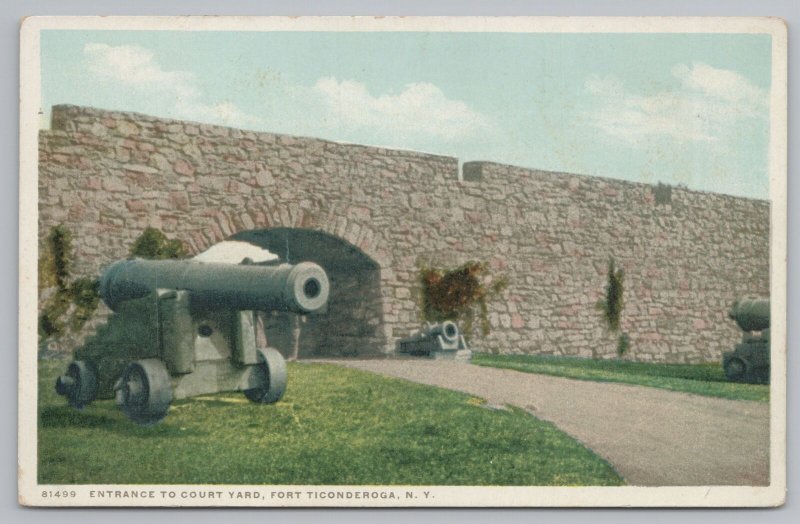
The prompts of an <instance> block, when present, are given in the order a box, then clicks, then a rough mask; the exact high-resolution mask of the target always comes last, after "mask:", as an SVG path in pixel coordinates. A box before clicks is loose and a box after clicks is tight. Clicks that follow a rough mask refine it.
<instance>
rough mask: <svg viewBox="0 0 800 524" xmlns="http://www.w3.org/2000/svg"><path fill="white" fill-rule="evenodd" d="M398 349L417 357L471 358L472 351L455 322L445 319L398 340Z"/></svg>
mask: <svg viewBox="0 0 800 524" xmlns="http://www.w3.org/2000/svg"><path fill="white" fill-rule="evenodd" d="M397 351H398V352H399V353H407V354H409V355H412V356H416V357H423V356H424V357H430V358H444V359H454V360H469V359H470V358H471V357H472V352H471V351H469V348H468V347H467V342H466V341H465V340H464V335H462V334H461V333H460V332H459V330H458V326H456V324H455V322H452V321H450V320H445V321H444V322H440V323H429V324H426V326H425V328H424V329H421V330H419V331H417V332H415V333H412V334H411V335H410V336H409V337H406V338H403V339H400V340H399V341H398V342H397Z"/></svg>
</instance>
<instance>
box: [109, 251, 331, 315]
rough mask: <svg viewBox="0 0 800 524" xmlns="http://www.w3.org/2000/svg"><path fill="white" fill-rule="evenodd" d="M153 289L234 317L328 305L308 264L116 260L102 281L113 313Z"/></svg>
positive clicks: (323, 277)
mask: <svg viewBox="0 0 800 524" xmlns="http://www.w3.org/2000/svg"><path fill="white" fill-rule="evenodd" d="M156 289H176V290H186V291H189V292H190V293H191V302H192V305H193V306H199V307H203V308H208V309H232V310H238V311H246V310H256V311H291V312H295V313H313V312H315V311H318V310H320V309H322V308H323V307H324V306H325V304H326V303H327V301H328V293H329V291H330V286H329V283H328V276H327V274H326V273H325V270H323V269H322V268H321V267H320V266H318V265H317V264H314V263H312V262H301V263H299V264H280V265H277V266H261V265H248V264H238V265H236V264H220V263H204V262H198V261H192V260H142V259H130V260H120V261H118V262H115V263H113V264H112V265H111V266H110V267H109V268H108V269H106V271H105V272H104V273H103V275H102V277H100V297H101V298H102V299H103V301H104V302H105V303H106V304H107V305H108V307H110V308H111V309H112V310H116V308H117V306H118V305H119V304H120V303H121V302H124V301H126V300H132V299H136V298H142V297H144V296H147V295H148V294H150V293H152V292H153V291H155V290H156Z"/></svg>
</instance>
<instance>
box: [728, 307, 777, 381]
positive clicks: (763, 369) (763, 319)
mask: <svg viewBox="0 0 800 524" xmlns="http://www.w3.org/2000/svg"><path fill="white" fill-rule="evenodd" d="M728 316H729V317H730V318H731V319H732V320H734V321H735V322H736V324H737V325H738V326H739V328H740V329H741V330H742V331H744V336H743V337H742V342H741V343H740V344H736V347H735V348H734V350H733V351H729V352H727V353H724V354H723V355H722V367H723V369H724V370H725V376H727V377H728V379H729V380H732V381H735V382H749V383H752V384H769V369H770V368H769V362H770V359H769V319H770V315H769V299H764V298H754V299H744V300H738V301H736V303H734V305H733V307H732V308H731V310H730V313H728Z"/></svg>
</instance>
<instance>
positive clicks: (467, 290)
mask: <svg viewBox="0 0 800 524" xmlns="http://www.w3.org/2000/svg"><path fill="white" fill-rule="evenodd" d="M420 281H421V283H422V316H423V319H424V320H425V321H427V322H442V321H444V320H454V321H460V322H461V323H462V324H463V325H462V329H463V332H464V335H465V336H467V337H468V336H469V334H470V333H471V332H472V324H473V321H474V317H475V308H476V307H477V308H478V312H479V314H480V319H481V334H482V335H483V336H486V335H488V334H489V331H490V325H489V319H488V306H487V300H489V299H491V298H494V297H496V296H497V295H499V294H500V293H502V291H503V290H504V289H505V288H506V287H508V281H507V279H506V278H505V277H504V276H500V277H496V278H494V279H493V278H492V277H491V276H490V275H489V273H488V271H487V265H486V263H485V262H467V263H465V264H463V265H461V266H459V267H457V268H455V269H449V270H448V269H442V268H434V267H423V268H421V269H420Z"/></svg>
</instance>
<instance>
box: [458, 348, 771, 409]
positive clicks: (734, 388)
mask: <svg viewBox="0 0 800 524" xmlns="http://www.w3.org/2000/svg"><path fill="white" fill-rule="evenodd" d="M472 363H473V364H477V365H479V366H490V367H497V368H506V369H514V370H516V371H524V372H526V373H541V374H544V375H554V376H557V377H567V378H575V379H579V380H595V381H598V382H624V383H626V384H637V385H640V386H650V387H654V388H662V389H670V390H673V391H682V392H685V393H694V394H697V395H706V396H710V397H722V398H728V399H734V400H757V401H760V402H768V401H769V386H766V385H761V384H742V383H738V382H729V381H728V379H727V378H725V373H724V372H723V370H722V365H720V364H648V363H644V362H630V361H627V360H593V359H588V358H576V357H554V356H544V355H489V354H486V353H478V354H475V355H473V357H472Z"/></svg>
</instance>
